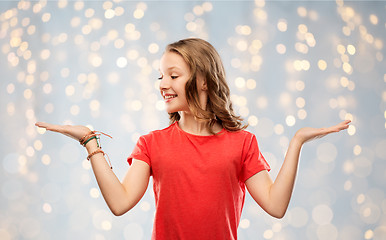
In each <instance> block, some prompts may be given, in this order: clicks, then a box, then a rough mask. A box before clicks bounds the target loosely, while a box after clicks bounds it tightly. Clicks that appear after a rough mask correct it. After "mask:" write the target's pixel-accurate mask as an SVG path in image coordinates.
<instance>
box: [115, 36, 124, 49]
mask: <svg viewBox="0 0 386 240" xmlns="http://www.w3.org/2000/svg"><path fill="white" fill-rule="evenodd" d="M124 46H125V41H124V40H123V39H120V38H119V39H117V40H115V41H114V47H115V48H117V49H121V48H123V47H124Z"/></svg>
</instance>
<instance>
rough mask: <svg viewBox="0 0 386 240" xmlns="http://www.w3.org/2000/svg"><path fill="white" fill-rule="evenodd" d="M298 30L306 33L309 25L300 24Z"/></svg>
mask: <svg viewBox="0 0 386 240" xmlns="http://www.w3.org/2000/svg"><path fill="white" fill-rule="evenodd" d="M298 30H299V32H300V33H304V34H305V33H307V31H308V28H307V26H306V25H304V24H299V26H298Z"/></svg>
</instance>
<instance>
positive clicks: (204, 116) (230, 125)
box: [166, 38, 247, 134]
mask: <svg viewBox="0 0 386 240" xmlns="http://www.w3.org/2000/svg"><path fill="white" fill-rule="evenodd" d="M166 52H174V53H177V54H179V55H180V56H181V57H182V58H183V59H184V60H185V62H186V63H187V64H188V65H189V67H190V73H191V76H190V79H189V80H188V82H187V83H186V85H185V92H186V99H187V102H188V106H189V109H190V111H191V112H192V113H193V114H194V116H195V117H196V118H197V119H199V120H202V121H205V122H207V123H208V126H209V131H210V132H211V133H213V134H214V132H213V129H212V128H213V125H214V124H215V123H216V122H218V123H220V124H221V125H222V127H223V128H225V129H226V130H228V131H238V130H241V129H245V128H246V127H247V125H244V124H243V123H242V120H243V119H242V118H241V117H240V116H237V115H235V113H234V111H233V107H232V102H231V100H230V91H229V87H228V84H227V82H226V78H225V70H224V66H223V64H222V61H221V58H220V55H219V54H218V52H217V51H216V49H215V48H214V47H213V46H212V45H211V44H210V43H208V42H207V41H205V40H202V39H198V38H188V39H183V40H180V41H178V42H174V43H171V44H169V45H167V46H166ZM197 74H201V76H202V77H203V78H204V80H205V81H206V83H207V88H208V90H207V93H208V102H207V106H206V109H202V107H201V106H200V103H199V99H198V90H197V83H196V78H197ZM169 119H170V123H171V124H172V123H174V122H176V121H178V120H180V114H179V113H178V112H174V113H169Z"/></svg>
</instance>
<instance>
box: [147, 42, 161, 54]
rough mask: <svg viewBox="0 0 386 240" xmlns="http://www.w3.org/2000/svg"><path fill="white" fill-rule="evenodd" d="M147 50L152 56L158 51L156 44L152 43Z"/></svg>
mask: <svg viewBox="0 0 386 240" xmlns="http://www.w3.org/2000/svg"><path fill="white" fill-rule="evenodd" d="M148 50H149V52H150V53H153V54H154V53H157V52H158V50H159V46H158V44H156V43H152V44H150V45H149V47H148Z"/></svg>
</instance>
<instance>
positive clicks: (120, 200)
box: [86, 139, 129, 215]
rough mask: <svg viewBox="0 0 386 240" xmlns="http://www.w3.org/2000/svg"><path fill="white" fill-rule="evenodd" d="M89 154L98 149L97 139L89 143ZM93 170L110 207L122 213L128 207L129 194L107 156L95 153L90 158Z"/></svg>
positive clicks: (113, 210) (87, 146)
mask: <svg viewBox="0 0 386 240" xmlns="http://www.w3.org/2000/svg"><path fill="white" fill-rule="evenodd" d="M86 149H87V152H88V154H90V153H92V152H94V151H95V150H97V149H98V145H97V141H96V140H95V139H93V140H91V141H90V142H88V143H87V145H86ZM90 162H91V166H92V170H93V172H94V175H95V178H96V180H97V183H98V186H99V189H100V191H101V193H102V195H103V198H104V199H105V201H106V203H107V205H108V207H109V208H110V210H111V211H112V212H113V213H114V214H115V215H121V214H123V213H124V212H126V211H127V210H128V209H126V208H128V201H129V199H128V194H127V192H126V190H125V188H124V187H123V185H122V183H121V182H120V180H119V179H118V177H117V176H116V175H115V174H114V172H113V171H112V169H111V167H110V166H109V165H108V163H107V161H106V159H105V156H104V155H103V154H101V153H98V154H95V155H93V156H91V158H90Z"/></svg>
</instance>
